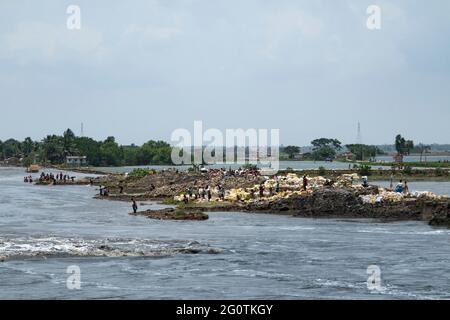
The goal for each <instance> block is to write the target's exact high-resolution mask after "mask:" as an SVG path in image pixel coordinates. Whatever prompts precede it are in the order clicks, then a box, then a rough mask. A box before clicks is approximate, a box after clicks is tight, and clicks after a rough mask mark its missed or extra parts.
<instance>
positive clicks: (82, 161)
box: [66, 156, 87, 167]
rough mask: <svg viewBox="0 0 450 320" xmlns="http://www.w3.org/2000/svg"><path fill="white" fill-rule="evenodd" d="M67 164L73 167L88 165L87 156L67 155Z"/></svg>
mask: <svg viewBox="0 0 450 320" xmlns="http://www.w3.org/2000/svg"><path fill="white" fill-rule="evenodd" d="M66 164H67V165H68V166H73V167H81V166H85V165H87V157H86V156H67V157H66Z"/></svg>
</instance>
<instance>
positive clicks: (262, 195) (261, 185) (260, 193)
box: [259, 183, 264, 198]
mask: <svg viewBox="0 0 450 320" xmlns="http://www.w3.org/2000/svg"><path fill="white" fill-rule="evenodd" d="M259 197H260V198H262V197H264V185H263V184H262V183H261V184H260V185H259Z"/></svg>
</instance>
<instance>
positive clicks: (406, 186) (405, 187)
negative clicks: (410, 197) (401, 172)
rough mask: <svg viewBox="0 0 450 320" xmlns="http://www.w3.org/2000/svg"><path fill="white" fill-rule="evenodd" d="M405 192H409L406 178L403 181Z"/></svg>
mask: <svg viewBox="0 0 450 320" xmlns="http://www.w3.org/2000/svg"><path fill="white" fill-rule="evenodd" d="M403 193H404V194H409V187H408V181H406V180H405V182H404V183H403Z"/></svg>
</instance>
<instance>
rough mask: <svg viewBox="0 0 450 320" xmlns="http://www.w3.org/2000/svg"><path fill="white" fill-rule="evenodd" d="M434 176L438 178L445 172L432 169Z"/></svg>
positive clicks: (439, 169)
mask: <svg viewBox="0 0 450 320" xmlns="http://www.w3.org/2000/svg"><path fill="white" fill-rule="evenodd" d="M434 174H435V175H436V176H438V177H442V176H443V175H444V174H445V172H444V170H442V169H441V168H436V169H434Z"/></svg>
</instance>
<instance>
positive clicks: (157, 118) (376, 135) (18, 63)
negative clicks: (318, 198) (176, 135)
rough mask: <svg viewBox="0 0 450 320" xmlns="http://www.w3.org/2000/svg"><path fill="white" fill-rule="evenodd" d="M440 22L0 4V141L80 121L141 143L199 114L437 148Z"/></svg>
mask: <svg viewBox="0 0 450 320" xmlns="http://www.w3.org/2000/svg"><path fill="white" fill-rule="evenodd" d="M131 3H132V4H131ZM71 4H76V5H79V6H80V8H81V29H80V30H68V29H67V27H66V20H67V18H68V16H69V15H68V14H67V13H66V9H67V6H68V5H71ZM371 4H377V5H379V6H380V7H381V9H382V15H381V30H369V29H367V27H366V20H367V18H368V14H367V13H366V9H367V7H368V6H369V5H371ZM449 15H450V1H447V0H433V1H425V0H422V1H413V0H398V1H377V2H374V1H365V0H323V1H320V0H314V1H312V0H310V1H300V0H289V1H288V0H281V1H280V0H269V1H267V0H265V1H263V0H153V1H149V0H146V1H138V0H134V1H111V0H108V1H98V0H96V1H93V0H86V1H76V0H73V1H57V0H51V1H50V0H47V1H44V0H41V1H24V0H1V2H0V106H1V107H0V126H1V127H0V139H1V140H5V139H7V138H9V137H14V138H18V139H23V138H25V137H27V136H31V137H32V138H34V139H38V140H40V139H41V138H43V137H44V136H45V135H46V134H49V133H59V134H60V133H62V132H63V130H65V129H66V128H69V127H70V128H72V129H73V130H74V132H75V133H76V134H79V133H80V123H81V122H83V123H84V133H85V135H88V136H92V137H95V138H97V139H104V138H105V137H107V136H109V135H114V136H115V137H116V139H117V140H118V142H120V143H123V144H128V143H131V142H134V143H137V144H141V143H143V142H144V141H146V140H149V139H163V140H167V141H169V140H170V135H171V133H172V131H173V130H174V129H176V128H187V129H190V130H192V129H193V121H194V120H202V121H203V125H204V127H206V128H219V129H222V130H224V129H225V128H244V129H246V128H266V129H271V128H279V129H280V140H281V143H283V144H285V145H286V144H296V145H307V144H309V142H310V141H311V140H312V139H314V138H318V137H335V138H338V139H340V140H341V141H342V142H344V143H354V142H355V140H356V137H357V123H358V121H360V122H361V129H362V141H363V142H364V143H368V144H382V143H392V142H393V140H394V136H395V134H397V133H402V134H403V135H405V136H406V137H407V138H411V139H414V140H415V141H416V142H419V141H420V142H425V143H433V142H437V143H449V142H450V128H449V119H450V19H449Z"/></svg>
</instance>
